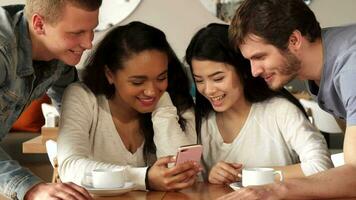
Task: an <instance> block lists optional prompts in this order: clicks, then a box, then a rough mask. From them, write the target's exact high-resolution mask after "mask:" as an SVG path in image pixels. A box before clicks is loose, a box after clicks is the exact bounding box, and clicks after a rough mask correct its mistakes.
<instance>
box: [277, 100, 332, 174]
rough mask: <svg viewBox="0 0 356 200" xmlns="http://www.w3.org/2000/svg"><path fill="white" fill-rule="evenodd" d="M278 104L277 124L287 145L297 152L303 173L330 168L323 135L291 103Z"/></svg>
mask: <svg viewBox="0 0 356 200" xmlns="http://www.w3.org/2000/svg"><path fill="white" fill-rule="evenodd" d="M282 105H283V106H278V109H277V113H278V119H277V121H278V122H277V123H278V126H279V127H281V132H282V134H283V137H284V138H285V140H286V141H287V143H288V145H289V146H291V148H292V149H293V150H294V151H295V152H296V153H297V154H298V156H299V159H300V162H301V168H302V170H303V173H304V174H305V175H306V176H308V175H312V174H315V173H318V172H321V171H324V170H326V169H329V168H332V167H333V164H332V162H331V159H330V153H329V151H328V148H327V144H326V141H325V139H324V137H323V135H322V134H321V133H320V132H319V131H318V130H317V129H316V128H315V127H314V126H313V125H312V124H311V123H310V122H309V120H308V119H307V118H306V117H305V116H304V114H303V113H302V112H301V111H300V110H299V109H298V108H297V107H296V106H295V105H294V104H292V103H290V102H289V101H285V103H282Z"/></svg>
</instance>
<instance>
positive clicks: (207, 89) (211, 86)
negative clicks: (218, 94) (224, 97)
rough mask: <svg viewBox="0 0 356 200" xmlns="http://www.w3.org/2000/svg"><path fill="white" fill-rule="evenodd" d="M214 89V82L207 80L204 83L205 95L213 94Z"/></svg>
mask: <svg viewBox="0 0 356 200" xmlns="http://www.w3.org/2000/svg"><path fill="white" fill-rule="evenodd" d="M215 91H216V88H215V86H214V84H212V83H210V82H209V81H207V82H206V83H205V85H204V93H205V94H206V95H208V96H209V95H213V94H214V93H215Z"/></svg>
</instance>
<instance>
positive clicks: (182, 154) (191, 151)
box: [176, 144, 203, 165]
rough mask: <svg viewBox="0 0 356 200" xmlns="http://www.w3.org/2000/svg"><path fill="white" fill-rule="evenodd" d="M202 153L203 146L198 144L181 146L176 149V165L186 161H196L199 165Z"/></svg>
mask: <svg viewBox="0 0 356 200" xmlns="http://www.w3.org/2000/svg"><path fill="white" fill-rule="evenodd" d="M202 153H203V146H202V145H200V144H194V145H186V146H181V147H179V148H178V152H177V156H176V165H177V164H181V163H185V162H187V161H196V162H197V163H199V162H200V157H201V155H202Z"/></svg>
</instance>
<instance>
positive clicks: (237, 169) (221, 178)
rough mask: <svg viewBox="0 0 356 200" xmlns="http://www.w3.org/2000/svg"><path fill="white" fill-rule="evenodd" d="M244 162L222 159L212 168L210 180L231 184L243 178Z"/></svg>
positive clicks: (211, 181)
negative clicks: (230, 161) (229, 161)
mask: <svg viewBox="0 0 356 200" xmlns="http://www.w3.org/2000/svg"><path fill="white" fill-rule="evenodd" d="M241 171H242V164H238V163H228V162H224V161H220V162H218V163H217V164H215V165H214V167H212V168H211V170H210V172H209V182H210V183H213V184H229V183H233V182H236V181H240V180H241Z"/></svg>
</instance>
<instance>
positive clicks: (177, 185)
mask: <svg viewBox="0 0 356 200" xmlns="http://www.w3.org/2000/svg"><path fill="white" fill-rule="evenodd" d="M195 181H196V176H193V177H191V178H190V179H188V180H186V181H184V182H174V183H172V184H170V185H169V189H168V190H169V191H172V190H174V191H177V190H181V189H184V188H187V187H190V186H192V185H193V184H194V183H195Z"/></svg>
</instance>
